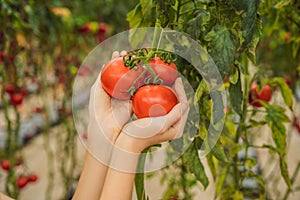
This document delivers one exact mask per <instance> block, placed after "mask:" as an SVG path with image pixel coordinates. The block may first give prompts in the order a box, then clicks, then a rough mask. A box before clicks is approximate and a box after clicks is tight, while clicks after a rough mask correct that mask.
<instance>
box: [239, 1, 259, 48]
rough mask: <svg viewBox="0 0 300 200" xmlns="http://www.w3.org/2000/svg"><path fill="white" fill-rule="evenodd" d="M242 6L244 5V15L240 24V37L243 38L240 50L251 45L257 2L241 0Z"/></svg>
mask: <svg viewBox="0 0 300 200" xmlns="http://www.w3.org/2000/svg"><path fill="white" fill-rule="evenodd" d="M243 1H244V4H245V3H246V5H247V6H246V15H245V17H244V20H243V22H242V32H243V34H242V36H243V38H244V42H243V44H242V48H246V47H248V45H249V44H250V43H251V41H252V38H253V35H254V32H255V29H256V20H257V9H258V4H259V0H252V1H249V0H243Z"/></svg>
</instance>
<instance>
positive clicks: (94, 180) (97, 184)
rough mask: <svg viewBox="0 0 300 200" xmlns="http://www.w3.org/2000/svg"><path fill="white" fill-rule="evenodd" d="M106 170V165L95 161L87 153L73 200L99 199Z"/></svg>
mask: <svg viewBox="0 0 300 200" xmlns="http://www.w3.org/2000/svg"><path fill="white" fill-rule="evenodd" d="M107 169H108V168H107V166H106V165H104V164H102V163H101V162H99V161H98V160H96V159H95V158H94V157H93V156H92V155H91V154H90V153H89V152H87V153H86V158H85V162H84V166H83V170H82V173H81V176H80V179H79V182H78V186H77V189H76V192H75V194H74V197H73V199H74V200H81V199H91V200H93V199H99V198H100V195H101V192H102V188H103V184H104V181H105V177H106V173H107Z"/></svg>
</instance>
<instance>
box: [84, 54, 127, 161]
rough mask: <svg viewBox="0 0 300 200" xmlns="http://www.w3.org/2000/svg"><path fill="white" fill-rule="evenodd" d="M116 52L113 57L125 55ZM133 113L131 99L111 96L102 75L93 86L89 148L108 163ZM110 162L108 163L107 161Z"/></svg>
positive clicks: (90, 104) (90, 105)
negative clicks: (101, 80)
mask: <svg viewBox="0 0 300 200" xmlns="http://www.w3.org/2000/svg"><path fill="white" fill-rule="evenodd" d="M125 54H126V52H125V51H122V52H121V53H120V54H119V53H118V52H114V53H113V55H112V58H116V57H119V56H122V55H125ZM131 115H132V106H131V101H129V100H128V101H121V100H117V99H114V98H111V97H110V96H109V95H108V94H107V93H106V92H105V91H104V89H103V88H102V86H101V82H100V76H99V77H98V78H97V80H96V82H95V83H94V85H93V86H92V88H91V94H90V101H89V124H88V150H89V151H90V153H92V154H93V155H94V156H96V158H97V159H98V160H99V159H100V160H101V161H104V162H105V163H107V162H108V161H109V155H110V153H109V152H110V151H111V150H112V148H113V145H114V143H115V141H116V139H117V137H118V136H119V134H120V132H121V130H122V128H123V126H124V125H125V124H126V123H127V122H128V120H129V119H130V117H131ZM107 164H108V163H107Z"/></svg>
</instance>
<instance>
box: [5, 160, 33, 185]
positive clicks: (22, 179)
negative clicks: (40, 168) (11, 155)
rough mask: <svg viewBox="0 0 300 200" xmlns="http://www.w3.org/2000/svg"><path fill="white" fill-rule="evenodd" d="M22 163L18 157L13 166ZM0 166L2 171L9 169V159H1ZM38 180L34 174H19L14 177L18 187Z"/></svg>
mask: <svg viewBox="0 0 300 200" xmlns="http://www.w3.org/2000/svg"><path fill="white" fill-rule="evenodd" d="M22 164H23V160H22V159H18V160H17V161H16V163H15V166H21V165H22ZM1 168H2V169H3V170H4V171H9V170H10V169H11V163H10V161H9V160H2V161H1ZM37 180H38V176H37V175H36V174H29V175H21V176H18V177H17V178H16V185H17V187H18V188H19V189H22V188H24V187H25V186H26V185H27V184H28V183H30V182H32V183H33V182H36V181H37Z"/></svg>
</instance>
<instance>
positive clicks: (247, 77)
mask: <svg viewBox="0 0 300 200" xmlns="http://www.w3.org/2000/svg"><path fill="white" fill-rule="evenodd" d="M239 73H240V72H239ZM244 76H245V78H244V81H245V82H244V94H243V108H242V117H241V120H240V124H239V126H238V128H237V131H236V135H235V143H238V142H239V139H240V136H241V134H243V132H244V130H245V121H246V117H247V108H248V93H249V86H250V75H249V69H248V62H247V61H246V62H245V75H244ZM240 77H241V76H240ZM246 145H247V146H248V144H246ZM234 162H235V163H237V162H238V158H237V155H236V156H234ZM234 180H235V186H236V189H237V190H238V189H239V183H240V181H239V180H240V176H239V169H238V166H237V165H235V166H234Z"/></svg>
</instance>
